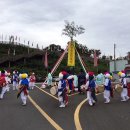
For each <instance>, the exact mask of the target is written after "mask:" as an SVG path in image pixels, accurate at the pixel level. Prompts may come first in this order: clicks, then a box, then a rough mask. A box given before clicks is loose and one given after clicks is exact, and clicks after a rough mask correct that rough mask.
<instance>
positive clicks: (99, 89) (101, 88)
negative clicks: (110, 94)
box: [98, 85, 104, 93]
mask: <svg viewBox="0 0 130 130" xmlns="http://www.w3.org/2000/svg"><path fill="white" fill-rule="evenodd" d="M98 92H99V93H103V92H104V85H98Z"/></svg>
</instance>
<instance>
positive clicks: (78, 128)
mask: <svg viewBox="0 0 130 130" xmlns="http://www.w3.org/2000/svg"><path fill="white" fill-rule="evenodd" d="M86 101H87V99H84V100H83V101H82V102H81V103H80V104H79V105H78V106H77V108H76V110H75V113H74V122H75V126H76V130H82V127H81V124H80V121H79V111H80V109H81V107H82V105H83V104H84V103H85V102H86Z"/></svg>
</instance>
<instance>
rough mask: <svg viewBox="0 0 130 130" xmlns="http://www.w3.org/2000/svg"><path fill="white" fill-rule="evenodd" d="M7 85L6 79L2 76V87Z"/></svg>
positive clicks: (0, 79)
mask: <svg viewBox="0 0 130 130" xmlns="http://www.w3.org/2000/svg"><path fill="white" fill-rule="evenodd" d="M5 84H6V80H5V77H2V76H0V87H3V86H5Z"/></svg>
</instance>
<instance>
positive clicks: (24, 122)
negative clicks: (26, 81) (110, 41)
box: [0, 85, 130, 130]
mask: <svg viewBox="0 0 130 130" xmlns="http://www.w3.org/2000/svg"><path fill="white" fill-rule="evenodd" d="M37 86H38V87H36V88H35V89H34V90H31V91H30V93H29V95H30V96H29V99H28V104H27V106H22V105H21V100H20V99H17V98H16V95H17V91H12V90H11V91H10V92H9V93H6V95H5V98H4V99H3V100H0V129H1V130H55V129H58V130H130V123H129V122H130V101H127V102H121V101H120V95H119V94H117V93H115V97H114V98H113V99H111V103H110V104H104V99H103V95H102V94H100V95H98V96H97V98H98V102H97V104H96V105H95V106H93V107H90V106H89V105H88V103H87V102H86V95H80V94H77V93H75V94H74V95H70V96H69V104H68V106H67V107H66V108H59V107H58V106H59V104H58V99H57V97H56V96H54V97H53V96H52V95H50V93H49V89H47V88H45V89H39V86H40V85H37Z"/></svg>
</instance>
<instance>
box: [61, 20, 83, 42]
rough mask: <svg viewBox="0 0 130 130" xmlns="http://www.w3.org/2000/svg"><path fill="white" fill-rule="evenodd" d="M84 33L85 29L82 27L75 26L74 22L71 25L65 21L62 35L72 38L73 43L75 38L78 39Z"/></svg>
mask: <svg viewBox="0 0 130 130" xmlns="http://www.w3.org/2000/svg"><path fill="white" fill-rule="evenodd" d="M84 32H85V29H84V28H83V27H82V26H78V25H75V23H74V21H72V22H71V23H69V22H68V21H65V28H64V29H63V30H62V34H63V35H66V36H68V37H70V39H71V41H73V37H76V36H77V35H80V34H82V33H84Z"/></svg>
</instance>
